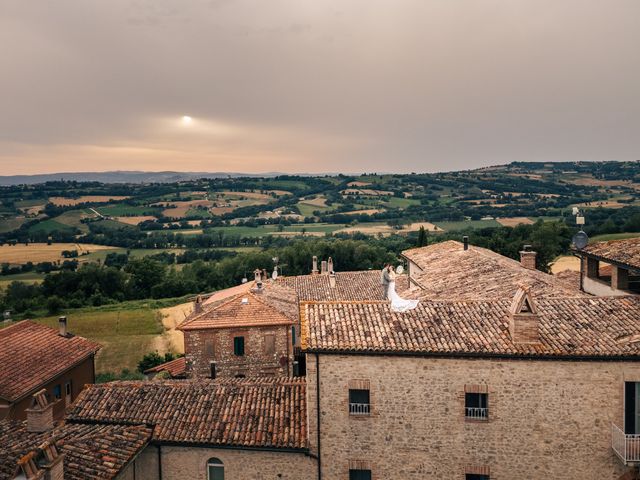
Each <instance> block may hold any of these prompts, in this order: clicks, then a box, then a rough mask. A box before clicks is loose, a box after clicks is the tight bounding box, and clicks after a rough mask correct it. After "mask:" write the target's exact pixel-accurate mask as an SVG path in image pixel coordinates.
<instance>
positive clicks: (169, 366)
mask: <svg viewBox="0 0 640 480" xmlns="http://www.w3.org/2000/svg"><path fill="white" fill-rule="evenodd" d="M186 370H187V362H186V360H185V358H184V357H179V358H176V359H175V360H171V361H170V362H165V363H161V364H160V365H156V366H155V367H153V368H149V369H148V370H145V371H144V373H159V372H167V373H168V374H169V375H171V376H172V377H173V378H177V377H184V376H185V375H186Z"/></svg>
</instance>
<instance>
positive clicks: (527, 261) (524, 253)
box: [520, 245, 536, 270]
mask: <svg viewBox="0 0 640 480" xmlns="http://www.w3.org/2000/svg"><path fill="white" fill-rule="evenodd" d="M520 265H522V266H523V267H524V268H528V269H529V270H535V269H536V252H534V251H533V250H531V245H525V246H524V247H523V248H522V250H521V251H520Z"/></svg>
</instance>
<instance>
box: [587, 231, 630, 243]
mask: <svg viewBox="0 0 640 480" xmlns="http://www.w3.org/2000/svg"><path fill="white" fill-rule="evenodd" d="M636 237H640V233H633V232H625V233H608V234H604V235H596V236H595V237H593V238H591V239H589V242H590V243H591V242H606V241H608V240H623V239H625V238H636Z"/></svg>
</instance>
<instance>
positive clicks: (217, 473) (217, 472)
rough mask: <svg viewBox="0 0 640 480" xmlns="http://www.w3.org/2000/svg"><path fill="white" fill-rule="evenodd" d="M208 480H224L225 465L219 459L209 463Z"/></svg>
mask: <svg viewBox="0 0 640 480" xmlns="http://www.w3.org/2000/svg"><path fill="white" fill-rule="evenodd" d="M207 480H224V465H223V463H222V460H220V459H219V458H210V459H209V461H208V462H207Z"/></svg>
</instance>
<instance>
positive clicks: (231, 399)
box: [67, 378, 307, 449]
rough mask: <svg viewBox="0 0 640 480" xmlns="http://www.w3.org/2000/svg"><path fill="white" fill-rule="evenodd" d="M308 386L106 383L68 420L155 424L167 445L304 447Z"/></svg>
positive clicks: (290, 381) (270, 381) (260, 381)
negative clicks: (169, 443) (178, 443)
mask: <svg viewBox="0 0 640 480" xmlns="http://www.w3.org/2000/svg"><path fill="white" fill-rule="evenodd" d="M305 386H306V385H305V381H304V378H253V379H217V380H201V381H198V382H192V381H184V380H181V381H175V380H174V381H170V380H167V381H163V382H112V383H104V384H99V385H91V386H90V387H87V388H85V390H84V391H83V392H82V393H81V394H80V395H79V396H78V399H77V400H76V402H75V403H74V405H73V406H72V407H71V409H70V410H69V411H68V412H67V418H68V419H72V420H77V421H96V422H105V423H145V424H150V425H154V426H155V427H154V433H153V438H154V440H157V441H161V442H162V441H167V442H180V443H202V444H208V445H227V446H238V447H248V448H260V447H262V448H292V449H304V448H306V447H307V443H306V438H307V426H306V397H305Z"/></svg>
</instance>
